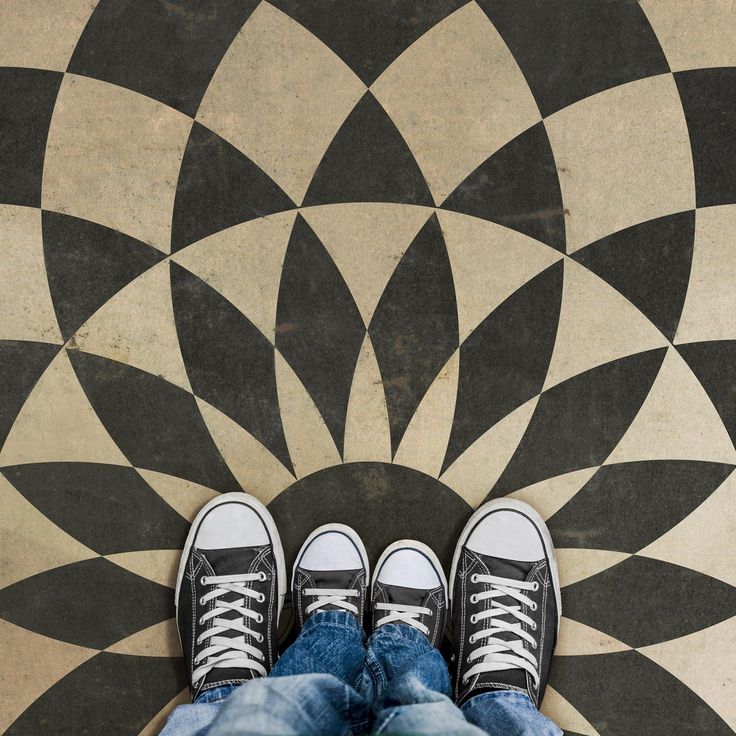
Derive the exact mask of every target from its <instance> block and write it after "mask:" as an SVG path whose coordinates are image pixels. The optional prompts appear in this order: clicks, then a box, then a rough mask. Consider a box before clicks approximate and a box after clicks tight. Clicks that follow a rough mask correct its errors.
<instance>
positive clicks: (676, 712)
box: [550, 652, 733, 736]
mask: <svg viewBox="0 0 736 736" xmlns="http://www.w3.org/2000/svg"><path fill="white" fill-rule="evenodd" d="M601 683H605V687H601ZM550 684H551V685H552V687H553V688H554V689H555V690H557V691H558V692H559V693H561V694H562V696H563V697H564V698H566V699H567V700H569V701H570V703H572V705H573V706H574V707H575V708H577V709H578V710H579V711H580V713H582V715H583V716H584V717H585V718H586V719H587V720H588V721H589V722H590V724H591V725H592V726H593V727H594V728H595V729H597V730H598V732H599V733H601V734H639V733H641V734H644V733H645V734H647V736H671V735H672V734H675V733H676V734H678V736H680V735H681V736H703V734H708V736H731V734H733V731H731V729H730V728H729V727H728V726H727V725H726V724H725V723H724V721H723V720H722V719H721V718H720V717H719V716H718V714H717V713H716V712H715V711H714V710H712V709H711V708H710V707H708V705H706V704H705V703H704V702H703V701H702V700H701V699H700V698H699V697H698V696H697V695H696V694H695V693H694V692H693V691H692V690H690V689H689V688H688V687H687V686H686V685H684V684H683V683H682V682H680V680H678V679H677V678H676V677H673V676H672V675H671V674H669V673H668V672H667V671H666V670H664V669H662V668H661V667H659V666H657V665H656V664H654V663H653V662H651V661H650V660H648V659H647V658H646V657H645V656H643V655H642V654H639V653H638V652H615V653H613V654H599V655H584V656H580V657H557V658H555V660H554V662H553V664H552V670H551V673H550Z"/></svg>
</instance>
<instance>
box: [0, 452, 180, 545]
mask: <svg viewBox="0 0 736 736" xmlns="http://www.w3.org/2000/svg"><path fill="white" fill-rule="evenodd" d="M1 472H2V474H3V475H4V476H5V477H6V478H7V479H8V480H9V481H10V482H11V483H12V484H13V485H14V486H15V488H17V489H18V491H20V492H21V493H22V494H23V495H24V496H25V497H26V498H27V499H28V500H29V501H30V502H31V503H32V504H33V505H34V506H35V507H36V508H37V509H38V510H39V511H41V512H42V513H43V514H45V515H46V516H48V517H49V519H51V521H53V522H54V524H56V525H58V526H60V527H61V528H62V529H63V530H64V531H65V532H67V533H68V534H71V535H72V536H73V537H74V538H75V539H78V540H79V541H80V542H82V544H84V545H86V546H87V547H90V548H91V549H93V550H95V552H99V553H100V554H103V555H108V554H113V553H115V552H131V551H134V550H146V549H180V548H181V547H183V546H184V540H185V539H186V536H187V532H188V529H189V525H188V524H187V522H186V521H185V520H184V519H183V518H182V517H181V516H180V515H179V514H177V513H176V512H175V511H174V510H173V509H172V508H171V507H170V506H169V505H168V504H167V503H166V502H165V501H164V500H163V499H162V498H161V497H160V496H159V495H158V494H157V493H155V491H153V490H152V489H151V488H150V486H149V485H148V484H147V483H146V482H145V481H144V480H143V478H141V476H140V475H139V474H138V473H137V472H136V471H135V470H134V469H133V468H127V467H122V466H118V465H103V464H100V463H38V464H35V463H31V464H26V465H15V466H13V467H6V468H3V469H2V471H1Z"/></svg>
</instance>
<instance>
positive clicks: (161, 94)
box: [68, 0, 259, 116]
mask: <svg viewBox="0 0 736 736" xmlns="http://www.w3.org/2000/svg"><path fill="white" fill-rule="evenodd" d="M258 2H259V0H217V2H202V1H201V0H101V2H100V3H99V4H98V5H97V7H96V8H95V11H94V13H93V14H92V17H91V18H90V19H89V22H88V23H87V27H86V28H85V29H84V32H83V33H82V36H81V38H80V39H79V41H78V42H77V46H76V49H75V51H74V54H73V55H72V58H71V61H70V62H69V67H68V70H69V71H70V72H74V73H75V74H84V75H85V76H88V77H95V78H96V79H102V80H104V81H106V82H112V83H113V84H119V85H121V86H122V87H128V88H129V89H132V90H135V91H136V92H140V93H141V94H144V95H148V96H149V97H153V98H154V99H157V100H160V101H161V102H165V103H166V104H167V105H170V106H171V107H175V108H176V109H177V110H181V111H182V112H183V113H186V114H187V115H192V116H194V114H195V113H196V112H197V108H198V107H199V103H200V101H201V99H202V96H203V95H204V92H205V90H206V89H207V85H208V84H209V82H210V79H211V78H212V75H213V74H214V72H215V69H216V68H217V66H218V65H219V63H220V61H221V60H222V57H223V56H224V55H225V52H226V51H227V49H228V47H229V46H230V43H231V42H232V40H233V39H234V38H235V36H236V35H237V33H238V31H239V30H240V28H241V26H242V25H243V23H245V21H246V20H247V19H248V17H249V16H250V14H251V13H252V12H253V10H255V8H256V6H257V5H258Z"/></svg>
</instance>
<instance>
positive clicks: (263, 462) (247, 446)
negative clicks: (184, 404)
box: [196, 397, 295, 504]
mask: <svg viewBox="0 0 736 736" xmlns="http://www.w3.org/2000/svg"><path fill="white" fill-rule="evenodd" d="M196 398H197V406H199V410H200V412H201V413H202V418H203V419H204V423H205V424H206V425H207V429H208V430H209V432H210V434H211V435H212V439H213V440H214V442H215V444H216V445H217V449H218V450H219V451H220V454H221V455H222V457H223V458H224V459H225V462H226V463H227V465H228V467H229V468H230V471H231V472H232V474H233V475H234V476H235V478H236V479H237V481H238V483H240V485H241V486H242V487H243V488H244V489H245V490H246V491H247V492H248V493H250V494H252V495H253V496H255V497H256V498H257V499H258V500H259V501H262V502H263V503H266V504H267V503H268V502H269V501H270V500H271V499H272V498H275V497H276V496H277V495H278V494H279V493H281V491H283V490H284V489H285V488H287V487H288V486H290V485H291V484H292V483H293V482H294V480H295V478H294V476H293V475H292V474H291V473H290V472H289V471H288V470H287V469H286V468H285V467H284V466H283V465H282V464H281V461H280V460H278V459H277V458H276V457H275V456H274V455H272V454H271V453H270V452H269V450H267V449H266V448H265V447H264V446H263V445H262V444H261V443H260V442H259V441H258V440H257V439H256V438H255V437H254V436H253V435H252V434H250V432H248V431H246V430H245V429H243V427H241V426H240V425H239V424H238V423H237V422H234V421H233V420H232V419H230V417H228V416H226V415H225V414H223V413H222V412H221V411H219V410H218V409H215V407H214V406H212V405H211V404H208V403H207V402H206V401H204V399H200V398H199V397H196Z"/></svg>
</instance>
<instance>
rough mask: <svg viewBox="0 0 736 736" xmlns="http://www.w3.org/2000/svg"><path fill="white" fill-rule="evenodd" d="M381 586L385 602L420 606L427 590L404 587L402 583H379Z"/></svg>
mask: <svg viewBox="0 0 736 736" xmlns="http://www.w3.org/2000/svg"><path fill="white" fill-rule="evenodd" d="M379 582H380V581H379ZM381 586H382V588H383V589H384V591H385V592H386V601H385V602H386V603H396V604H399V605H402V606H421V605H422V604H423V603H424V601H425V599H426V597H427V591H426V590H424V589H422V588H405V587H404V586H403V585H387V584H386V583H381Z"/></svg>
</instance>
